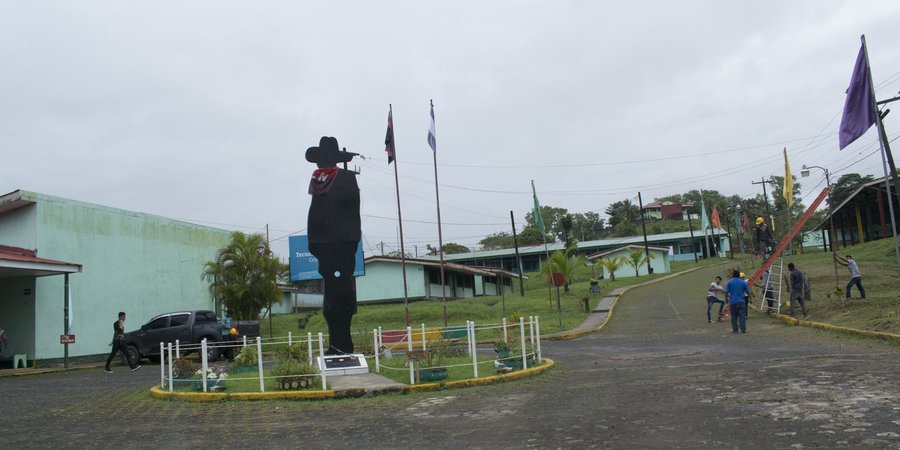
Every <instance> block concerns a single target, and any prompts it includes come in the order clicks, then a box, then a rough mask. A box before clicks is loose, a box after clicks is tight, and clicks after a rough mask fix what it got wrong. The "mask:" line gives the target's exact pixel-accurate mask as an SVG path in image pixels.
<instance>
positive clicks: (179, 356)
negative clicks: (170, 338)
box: [175, 339, 181, 359]
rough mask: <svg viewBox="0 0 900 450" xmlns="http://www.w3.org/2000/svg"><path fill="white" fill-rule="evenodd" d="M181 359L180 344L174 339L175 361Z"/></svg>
mask: <svg viewBox="0 0 900 450" xmlns="http://www.w3.org/2000/svg"><path fill="white" fill-rule="evenodd" d="M178 358H181V344H179V343H178V339H175V359H178Z"/></svg>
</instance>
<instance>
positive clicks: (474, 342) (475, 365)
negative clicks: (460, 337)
mask: <svg viewBox="0 0 900 450" xmlns="http://www.w3.org/2000/svg"><path fill="white" fill-rule="evenodd" d="M469 329H470V330H471V333H470V334H471V336H472V340H471V341H470V342H471V343H470V344H469V345H470V346H471V349H472V373H474V374H475V378H478V348H477V347H476V346H477V345H478V341H477V340H476V339H475V321H474V320H470V321H469Z"/></svg>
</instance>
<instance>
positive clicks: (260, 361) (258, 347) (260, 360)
mask: <svg viewBox="0 0 900 450" xmlns="http://www.w3.org/2000/svg"><path fill="white" fill-rule="evenodd" d="M244 339H245V340H246V339H247V336H244ZM256 366H257V368H258V370H259V392H266V384H265V379H264V378H263V354H262V338H261V337H259V336H257V337H256Z"/></svg>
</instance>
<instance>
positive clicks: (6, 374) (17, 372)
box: [0, 364, 103, 378]
mask: <svg viewBox="0 0 900 450" xmlns="http://www.w3.org/2000/svg"><path fill="white" fill-rule="evenodd" d="M102 367H103V364H97V365H93V366H76V367H69V368H65V367H58V368H46V369H40V368H39V369H32V368H30V367H29V368H25V369H3V370H0V378H13V377H28V376H36V375H47V374H51V373H62V372H71V371H74V370H87V369H100V368H102Z"/></svg>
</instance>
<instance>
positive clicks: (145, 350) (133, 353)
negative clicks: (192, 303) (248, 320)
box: [125, 311, 225, 362]
mask: <svg viewBox="0 0 900 450" xmlns="http://www.w3.org/2000/svg"><path fill="white" fill-rule="evenodd" d="M224 329H225V327H224V326H223V325H222V324H220V323H219V321H218V319H217V318H216V313H214V312H212V311H179V312H171V313H165V314H160V315H158V316H156V317H154V318H152V319H150V321H149V322H147V323H145V324H144V325H141V328H140V329H139V330H135V331H129V332H128V333H125V345H126V347H125V348H126V349H127V351H128V356H129V357H130V358H131V359H132V360H133V361H140V360H141V358H145V357H146V358H149V359H150V360H152V361H154V362H155V361H159V357H160V355H159V343H160V342H165V343H169V342H171V343H172V345H173V347H174V345H175V340H178V342H179V344H180V345H182V346H184V345H191V344H199V343H200V341H202V340H203V338H206V342H207V343H208V344H214V343H217V342H221V341H222V330H224ZM221 350H222V349H221V348H219V347H217V346H209V347H208V350H207V355H206V356H207V359H208V360H209V361H215V360H217V359H219V354H220V353H221ZM181 353H182V354H184V353H186V352H185V350H181Z"/></svg>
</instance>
